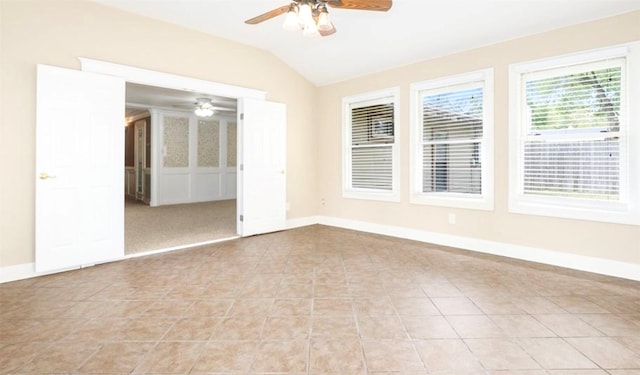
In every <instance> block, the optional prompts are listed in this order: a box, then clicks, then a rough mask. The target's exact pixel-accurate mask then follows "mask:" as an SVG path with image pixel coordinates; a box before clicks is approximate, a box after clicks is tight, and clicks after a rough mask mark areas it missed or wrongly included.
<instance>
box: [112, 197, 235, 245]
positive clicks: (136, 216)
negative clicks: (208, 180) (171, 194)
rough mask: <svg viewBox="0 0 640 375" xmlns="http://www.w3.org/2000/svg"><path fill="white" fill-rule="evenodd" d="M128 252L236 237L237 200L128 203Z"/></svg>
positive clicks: (126, 222)
mask: <svg viewBox="0 0 640 375" xmlns="http://www.w3.org/2000/svg"><path fill="white" fill-rule="evenodd" d="M124 211H125V253H126V254H131V253H139V252H144V251H151V250H159V249H165V248H169V247H175V246H184V245H189V244H194V243H199V242H204V241H211V240H217V239H223V238H229V237H233V236H236V235H237V234H236V200H235V199H232V200H224V201H215V202H203V203H190V204H178V205H170V206H159V207H149V206H147V205H145V204H143V203H140V202H138V201H133V200H126V202H125V210H124Z"/></svg>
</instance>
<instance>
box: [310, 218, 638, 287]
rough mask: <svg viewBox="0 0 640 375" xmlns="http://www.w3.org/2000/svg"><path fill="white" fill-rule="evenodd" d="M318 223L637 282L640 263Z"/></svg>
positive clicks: (352, 224) (337, 221)
mask: <svg viewBox="0 0 640 375" xmlns="http://www.w3.org/2000/svg"><path fill="white" fill-rule="evenodd" d="M318 224H322V225H328V226H333V227H339V228H344V229H353V230H358V231H361V232H368V233H375V234H381V235H386V236H390V237H398V238H404V239H408V240H414V241H420V242H427V243H432V244H435V245H442V246H449V247H455V248H459V249H465V250H472V251H477V252H480V253H486V254H493V255H500V256H504V257H509V258H514V259H521V260H527V261H531V262H536V263H542V264H548V265H552V266H559V267H564V268H570V269H574V270H579V271H587V272H593V273H597V274H601V275H607V276H614V277H620V278H623V279H630V280H636V281H640V264H637V263H628V262H620V261H616V260H610V259H604V258H595V257H589V256H584V255H577V254H570V253H563V252H560V251H553V250H546V249H540V248H535V247H529V246H521V245H515V244H509V243H504V242H495V241H487V240H480V239H476V238H469V237H461V236H453V235H450V234H443V233H436V232H429V231H425V230H418V229H409V228H404V227H396V226H391V225H382V224H374V223H367V222H363V221H357V220H347V219H340V218H334V217H327V216H320V217H318Z"/></svg>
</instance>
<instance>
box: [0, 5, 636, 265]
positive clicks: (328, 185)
mask: <svg viewBox="0 0 640 375" xmlns="http://www.w3.org/2000/svg"><path fill="white" fill-rule="evenodd" d="M638 24H640V12H633V13H628V14H626V15H622V16H618V17H614V18H610V19H605V20H601V21H597V22H592V23H587V24H583V25H578V26H574V27H570V28H566V29H562V30H557V31H553V32H549V33H545V34H540V35H536V36H532V37H528V38H523V39H519V40H514V41H510V42H506V43H501V44H497V45H493V46H488V47H484V48H480V49H477V50H472V51H467V52H464V53H460V54H456V55H452V56H447V57H443V58H438V59H434V60H429V61H424V62H421V63H419V64H415V65H411V66H407V67H403V68H398V69H394V70H390V71H386V72H382V73H379V74H373V75H369V76H366V77H362V78H358V79H354V80H350V81H346V82H342V83H338V84H334V85H330V86H325V87H320V88H316V87H314V86H313V85H311V84H310V83H309V82H308V81H306V80H305V79H303V78H302V77H300V76H299V75H298V74H297V73H295V72H294V71H293V70H292V69H291V68H289V67H288V66H287V65H286V64H284V63H283V62H282V61H280V60H278V59H277V58H275V57H274V56H273V55H271V54H270V53H268V52H266V51H262V50H259V49H255V48H251V47H247V46H244V45H241V44H238V43H235V42H231V41H227V40H223V39H218V38H214V37H211V36H208V35H205V34H202V33H198V32H195V31H192V30H188V29H184V28H179V27H175V26H172V25H169V24H166V23H162V22H158V21H154V20H151V19H146V18H143V17H140V16H135V15H131V14H127V13H124V12H120V11H117V10H114V9H110V8H106V7H103V6H100V5H97V4H94V3H90V2H85V1H73V2H71V1H54V0H41V1H22V0H15V1H14V0H0V167H1V168H2V171H3V177H2V178H1V179H0V189H1V190H0V213H1V216H0V267H5V266H11V265H17V264H23V263H28V262H32V261H33V259H34V181H35V169H34V160H35V158H34V154H35V150H34V142H35V66H36V64H38V63H42V64H50V65H56V66H61V67H67V68H72V69H79V66H80V65H79V62H78V60H77V57H79V56H82V57H89V58H93V59H98V60H105V61H110V62H115V63H119V64H125V65H132V66H138V67H142V68H145V69H151V70H157V71H163V72H168V73H173V74H179V75H185V76H190V77H195V78H200V79H206V80H211V81H216V82H222V83H228V84H232V85H238V86H244V87H249V88H255V89H260V90H264V91H267V92H268V99H269V100H273V101H279V102H284V103H286V104H287V112H288V113H287V122H288V132H287V153H288V165H287V170H288V180H287V189H288V192H287V198H288V201H289V202H290V204H291V210H290V211H289V213H288V218H290V219H295V218H305V217H309V216H312V215H318V214H319V215H324V216H330V217H335V218H344V219H351V220H359V221H364V222H370V223H377V224H385V225H391V226H400V227H405V228H412V229H422V230H425V231H431V232H438V233H443V234H453V235H457V236H463V237H470V238H477V239H484V240H490V241H497V242H504V243H511V244H518V245H524V246H532V247H539V248H544V249H549V250H558V251H564V252H569V253H573V254H580V255H587V256H596V257H602V258H608V259H612V260H620V261H625V262H632V263H640V245H639V243H640V242H639V241H638V240H639V239H640V227H638V226H628V225H615V224H601V223H595V222H588V221H578V220H565V219H553V218H546V217H535V216H526V215H515V214H509V213H508V212H507V159H506V157H507V119H508V113H507V100H508V97H507V66H508V64H510V63H513V62H519V61H526V60H530V59H537V58H542V57H547V56H553V55H557V54H563V53H569V52H573V51H579V50H585V49H591V48H596V47H601V46H607V45H612V44H617V43H623V42H627V41H632V40H640V28H638V27H637V25H638ZM425 43H429V41H428V40H427V41H425ZM486 67H493V68H494V69H495V171H496V172H495V179H494V181H495V210H494V211H491V212H483V211H473V210H463V209H447V208H440V207H430V206H418V205H411V204H409V203H408V193H409V188H408V180H409V175H408V164H409V153H408V149H409V147H408V146H409V144H408V139H409V134H408V91H409V84H410V83H411V82H415V81H421V80H426V79H430V78H436V77H441V76H445V75H451V74H457V73H463V72H468V71H472V70H477V69H481V68H486ZM394 86H399V87H400V88H401V111H400V113H401V117H400V124H399V126H400V136H399V139H400V147H401V166H402V168H401V171H400V172H401V175H400V178H401V202H400V203H380V202H373V201H365V200H353V199H343V198H342V197H341V167H342V166H341V144H342V143H341V142H342V140H341V113H340V112H341V99H342V97H343V96H346V95H353V94H359V93H363V92H367V91H371V90H378V89H382V88H388V87H394ZM318 103H319V105H318ZM321 198H324V199H325V202H326V203H325V205H323V206H321V205H320V199H321ZM449 213H455V214H456V215H457V223H456V224H455V225H450V224H448V223H447V216H448V214H449Z"/></svg>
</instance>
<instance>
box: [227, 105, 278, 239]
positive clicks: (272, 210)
mask: <svg viewBox="0 0 640 375" xmlns="http://www.w3.org/2000/svg"><path fill="white" fill-rule="evenodd" d="M238 117H239V118H238V123H239V124H240V125H239V126H238V158H239V163H240V166H239V168H238V193H239V194H238V214H239V215H242V220H241V221H239V222H238V228H240V235H242V236H250V235H254V234H261V233H268V232H275V231H278V230H283V229H285V228H286V219H287V217H286V214H287V212H286V211H287V210H286V208H287V207H286V205H287V203H286V169H285V167H286V146H287V145H286V106H285V105H284V104H282V103H272V102H267V101H264V100H256V99H241V100H239V101H238ZM239 220H240V219H239Z"/></svg>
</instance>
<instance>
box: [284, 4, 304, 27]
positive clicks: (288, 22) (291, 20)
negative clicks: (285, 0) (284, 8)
mask: <svg viewBox="0 0 640 375" xmlns="http://www.w3.org/2000/svg"><path fill="white" fill-rule="evenodd" d="M282 28H283V29H285V30H289V31H295V30H300V22H299V21H298V6H297V5H296V4H295V3H291V5H290V6H289V11H288V12H287V16H286V18H285V19H284V24H282Z"/></svg>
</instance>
